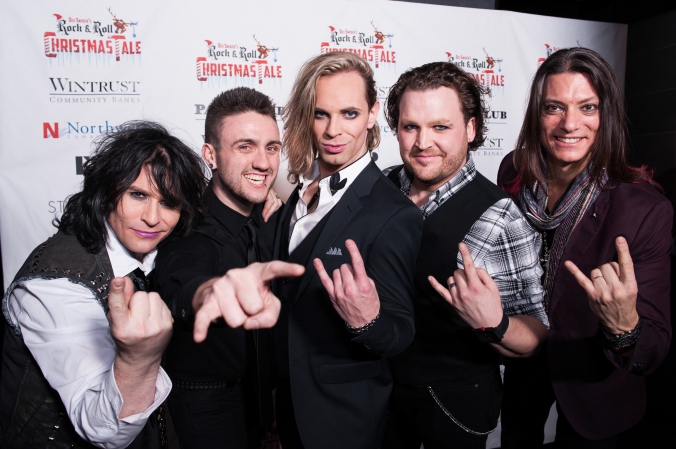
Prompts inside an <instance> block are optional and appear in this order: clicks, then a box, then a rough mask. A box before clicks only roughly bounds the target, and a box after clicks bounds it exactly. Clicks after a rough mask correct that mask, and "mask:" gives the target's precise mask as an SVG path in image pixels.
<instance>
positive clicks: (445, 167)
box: [404, 147, 467, 185]
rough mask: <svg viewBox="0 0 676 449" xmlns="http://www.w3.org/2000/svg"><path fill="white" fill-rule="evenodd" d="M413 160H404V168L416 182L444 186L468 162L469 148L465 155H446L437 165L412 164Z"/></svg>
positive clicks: (454, 153) (455, 153)
mask: <svg viewBox="0 0 676 449" xmlns="http://www.w3.org/2000/svg"><path fill="white" fill-rule="evenodd" d="M412 159H413V158H407V159H406V160H404V167H405V168H406V171H408V173H410V174H411V175H412V176H413V178H414V179H415V180H417V181H418V182H421V183H423V184H427V185H436V184H443V183H445V182H447V181H448V180H449V179H450V178H451V177H452V176H453V175H455V174H456V173H457V172H458V171H459V170H460V169H461V168H462V167H463V166H464V165H465V163H466V162H467V148H466V147H465V151H464V152H463V153H458V152H453V153H451V154H446V155H445V157H444V158H443V159H441V161H439V162H437V163H428V164H426V165H423V164H420V163H417V162H416V163H412Z"/></svg>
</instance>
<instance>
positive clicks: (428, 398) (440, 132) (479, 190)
mask: <svg viewBox="0 0 676 449" xmlns="http://www.w3.org/2000/svg"><path fill="white" fill-rule="evenodd" d="M485 93H486V92H485V89H484V88H482V87H481V86H480V85H479V84H478V83H477V81H476V80H475V79H474V78H472V76H471V75H469V74H467V73H465V72H464V71H463V70H462V69H460V68H458V67H457V66H455V65H454V64H450V63H441V62H440V63H431V64H426V65H423V66H421V67H418V68H415V69H412V70H409V71H408V72H406V73H404V74H403V75H402V76H401V77H400V78H399V80H398V81H397V83H396V84H395V85H394V86H393V87H392V89H391V90H390V94H389V97H388V99H387V107H386V117H387V120H388V124H389V125H390V127H391V128H392V129H393V130H394V131H395V132H396V134H397V139H398V141H399V148H400V152H401V158H402V160H403V161H404V165H403V166H397V167H393V168H392V169H391V170H390V171H389V172H388V178H389V179H390V180H391V181H392V182H394V183H395V185H396V186H397V187H399V188H400V190H401V191H402V192H403V193H404V194H405V195H406V196H408V198H409V199H410V200H411V201H413V202H414V203H415V204H416V206H418V207H419V208H420V210H421V211H422V212H423V217H424V219H425V224H424V227H423V238H422V244H421V248H420V254H419V256H418V261H417V265H416V273H415V321H416V323H415V327H416V335H415V338H414V339H413V342H412V343H411V345H410V346H409V347H408V348H407V349H406V350H405V351H404V352H403V353H401V354H399V355H397V356H395V357H392V358H391V359H390V362H391V366H392V370H393V372H394V376H395V384H394V391H393V396H392V399H391V402H390V409H389V415H388V422H387V427H386V432H385V440H384V442H383V446H382V447H384V448H411V449H418V448H419V447H420V445H421V443H423V444H424V446H425V448H426V449H435V448H441V447H463V448H465V447H485V443H486V439H487V435H488V434H489V433H490V432H492V431H493V430H494V429H495V427H496V424H497V419H498V416H499V413H500V402H501V388H502V386H501V379H500V373H499V356H500V355H502V356H506V357H528V356H530V355H532V354H533V353H534V352H535V351H537V349H538V347H539V345H540V343H541V342H542V341H543V340H544V338H545V336H546V332H547V328H546V325H547V317H546V315H545V312H544V308H543V305H542V298H543V290H542V287H541V284H540V278H541V275H542V270H541V268H540V265H539V262H538V249H539V247H540V241H539V237H538V234H537V233H536V232H535V231H533V229H532V228H531V227H530V226H529V225H528V224H527V222H526V220H525V219H524V217H523V215H522V214H521V212H520V211H519V208H518V207H517V206H516V205H515V204H514V202H513V201H512V200H511V199H510V198H509V197H508V196H507V195H506V194H505V193H504V192H503V191H502V190H501V189H499V188H498V187H497V186H495V185H494V184H492V183H491V182H490V181H488V180H487V179H486V178H484V177H483V176H482V175H481V174H479V173H477V171H476V168H475V166H474V161H473V160H472V155H471V151H472V150H476V149H477V148H479V147H480V146H481V145H482V143H483V142H484V138H485V132H486V129H485V121H484V120H485V117H486V106H485V104H484V101H483V98H482V95H483V94H485ZM458 249H459V252H458ZM456 255H457V256H456ZM451 275H452V276H451ZM449 276H450V277H449ZM446 282H447V285H448V288H446V287H444V286H442V283H446Z"/></svg>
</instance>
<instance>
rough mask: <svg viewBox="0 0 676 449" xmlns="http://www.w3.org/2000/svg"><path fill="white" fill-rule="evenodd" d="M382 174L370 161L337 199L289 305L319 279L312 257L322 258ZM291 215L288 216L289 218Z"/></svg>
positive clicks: (358, 209) (292, 304)
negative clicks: (313, 281)
mask: <svg viewBox="0 0 676 449" xmlns="http://www.w3.org/2000/svg"><path fill="white" fill-rule="evenodd" d="M380 176H382V174H381V173H380V169H378V166H377V165H376V164H375V162H373V161H371V163H370V164H369V165H367V166H366V168H365V169H364V170H363V171H362V172H361V173H360V174H359V176H357V179H355V180H354V182H353V183H352V184H350V187H348V189H347V190H346V191H345V193H344V194H343V197H342V198H341V199H340V201H338V204H336V205H335V206H334V208H333V211H332V212H331V217H329V221H328V222H327V223H326V225H325V226H324V229H322V232H321V233H320V234H319V237H318V238H317V242H316V243H315V245H314V247H313V248H312V253H311V255H310V259H309V260H308V262H307V265H306V266H305V274H304V275H303V278H302V279H301V282H300V285H299V286H298V292H297V294H296V295H295V298H293V302H292V303H291V307H293V306H294V305H295V304H296V301H298V298H300V297H301V296H303V293H304V292H305V289H307V287H308V285H310V281H311V280H313V279H315V278H316V279H317V280H319V278H318V277H317V271H316V270H315V267H314V263H313V261H314V259H316V258H320V259H321V258H322V256H324V255H325V254H326V251H327V250H328V248H329V247H330V246H331V244H332V243H333V242H334V241H335V240H336V238H338V236H339V235H340V234H341V233H342V232H343V230H345V228H346V227H347V225H348V224H349V223H350V221H352V219H353V218H354V217H355V216H356V215H357V213H358V212H359V211H360V210H361V209H362V207H363V205H362V201H361V199H360V198H362V197H364V196H366V195H368V194H369V193H370V192H371V189H372V188H373V185H374V184H375V182H376V181H377V180H378V178H379V177H380ZM290 218H291V216H289V218H287V219H290Z"/></svg>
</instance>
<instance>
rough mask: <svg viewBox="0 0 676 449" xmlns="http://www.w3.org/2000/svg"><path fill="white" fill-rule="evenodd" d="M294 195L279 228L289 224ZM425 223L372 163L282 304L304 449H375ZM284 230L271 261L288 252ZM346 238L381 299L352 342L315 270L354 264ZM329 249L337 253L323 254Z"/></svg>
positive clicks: (408, 335) (409, 332)
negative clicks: (371, 321) (375, 315)
mask: <svg viewBox="0 0 676 449" xmlns="http://www.w3.org/2000/svg"><path fill="white" fill-rule="evenodd" d="M298 192H299V189H296V190H295V191H294V192H293V194H292V197H291V198H290V199H289V201H288V202H287V206H286V207H285V209H284V210H283V211H282V215H281V218H280V223H284V222H285V221H289V220H290V219H291V216H292V215H293V205H294V204H295V203H296V197H297V196H298ZM422 225H423V220H422V214H421V212H420V210H418V208H417V207H415V205H414V204H413V203H412V202H411V201H410V200H409V199H407V198H406V197H405V196H404V195H402V194H401V192H399V191H398V190H397V189H396V188H395V187H394V186H393V185H392V183H391V182H390V181H388V180H387V178H386V177H385V176H383V175H382V174H381V172H380V170H379V169H378V168H377V166H376V165H375V163H373V162H371V163H370V164H369V165H368V166H367V167H366V168H365V169H364V170H363V171H362V172H361V173H360V174H359V176H358V177H357V178H356V179H355V180H354V182H353V183H352V184H351V185H350V186H349V187H348V188H347V190H346V191H345V193H344V195H343V197H342V198H341V199H340V201H339V202H338V204H336V206H335V207H334V209H333V210H332V212H331V216H330V217H329V219H328V221H327V222H326V224H325V226H324V228H323V229H322V230H321V232H320V233H319V235H318V237H317V240H316V242H315V244H314V246H313V249H312V252H311V255H310V257H309V259H308V260H307V265H306V267H305V269H306V272H305V275H304V276H303V277H302V279H301V280H300V282H299V284H298V288H297V290H296V294H295V295H294V296H293V297H290V298H287V299H285V300H283V301H282V314H281V316H280V320H282V322H281V323H279V325H280V326H285V327H286V328H287V329H288V348H289V349H288V362H289V371H290V373H289V374H290V383H291V392H292V398H293V406H294V411H295V415H296V420H297V423H298V431H299V433H300V435H301V438H302V440H303V444H304V446H305V447H306V448H308V449H312V448H322V449H330V448H336V449H339V448H340V449H344V448H348V447H349V448H351V449H356V448H377V447H379V445H380V441H381V439H382V435H383V430H384V423H385V416H386V411H387V405H388V401H389V396H390V391H391V388H392V376H391V373H390V369H389V366H388V364H387V360H386V357H388V356H392V355H395V354H398V353H400V352H401V351H403V350H404V349H405V348H406V347H407V346H408V345H409V343H410V342H411V340H412V339H413V335H414V319H413V293H414V288H413V275H414V272H415V262H416V258H417V255H418V249H419V246H420V240H421V236H422ZM282 228H283V226H282V225H280V226H278V227H277V235H276V237H275V247H274V252H273V258H280V256H281V254H283V252H282V251H283V249H284V248H283V246H282V245H286V244H288V240H289V236H288V235H282ZM346 239H352V240H354V241H355V242H356V244H357V246H358V248H359V250H360V252H361V255H362V257H363V258H364V263H365V266H366V271H367V273H368V275H369V277H370V278H371V279H373V281H374V282H375V284H376V288H377V291H378V295H379V298H380V318H379V319H378V320H377V321H376V323H375V325H374V326H373V327H372V328H371V329H369V330H368V331H367V332H365V333H363V334H361V335H358V336H357V335H354V334H351V333H350V332H348V331H347V329H346V328H345V323H344V322H343V320H342V319H341V318H340V316H339V315H338V313H337V312H336V311H335V309H334V308H333V305H332V304H331V301H330V299H329V296H328V294H327V292H326V290H325V288H324V286H323V285H322V283H321V281H320V280H319V277H318V276H317V272H316V270H315V268H314V265H313V263H312V261H313V260H314V259H315V258H319V259H321V260H322V262H323V264H324V267H325V268H326V270H327V272H328V273H329V274H331V273H332V272H333V270H335V269H336V268H338V267H340V266H341V265H342V264H349V263H351V260H350V255H349V253H348V251H347V249H346V247H345V240H346ZM330 248H334V249H335V248H337V249H340V253H342V255H335V253H337V252H338V251H331V252H332V254H327V252H329V249H330ZM274 288H275V289H278V288H279V284H277V285H276V286H275V287H274ZM284 346H286V345H284Z"/></svg>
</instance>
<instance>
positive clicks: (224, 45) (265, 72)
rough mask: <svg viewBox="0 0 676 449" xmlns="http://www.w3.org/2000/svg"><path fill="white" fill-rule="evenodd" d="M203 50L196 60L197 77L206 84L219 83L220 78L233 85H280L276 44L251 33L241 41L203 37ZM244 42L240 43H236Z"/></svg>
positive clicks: (279, 65) (280, 77)
mask: <svg viewBox="0 0 676 449" xmlns="http://www.w3.org/2000/svg"><path fill="white" fill-rule="evenodd" d="M204 42H205V43H206V46H205V49H204V53H203V54H202V56H198V57H197V60H196V69H197V80H198V81H200V82H202V83H207V85H208V86H209V87H219V88H220V87H221V81H224V84H225V86H226V87H228V81H232V82H234V85H235V86H237V85H247V86H250V87H254V86H255V85H261V84H266V85H267V84H269V85H273V86H276V87H278V88H280V89H281V87H282V64H281V63H280V61H279V60H278V57H277V52H278V51H279V48H278V47H276V46H274V45H270V46H268V45H267V44H269V42H266V41H264V40H263V39H260V38H258V37H256V34H253V35H252V36H251V37H250V38H248V39H247V40H243V41H239V43H238V41H235V42H233V41H230V42H227V41H226V42H216V41H211V40H209V39H205V40H204ZM240 44H244V45H240Z"/></svg>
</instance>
